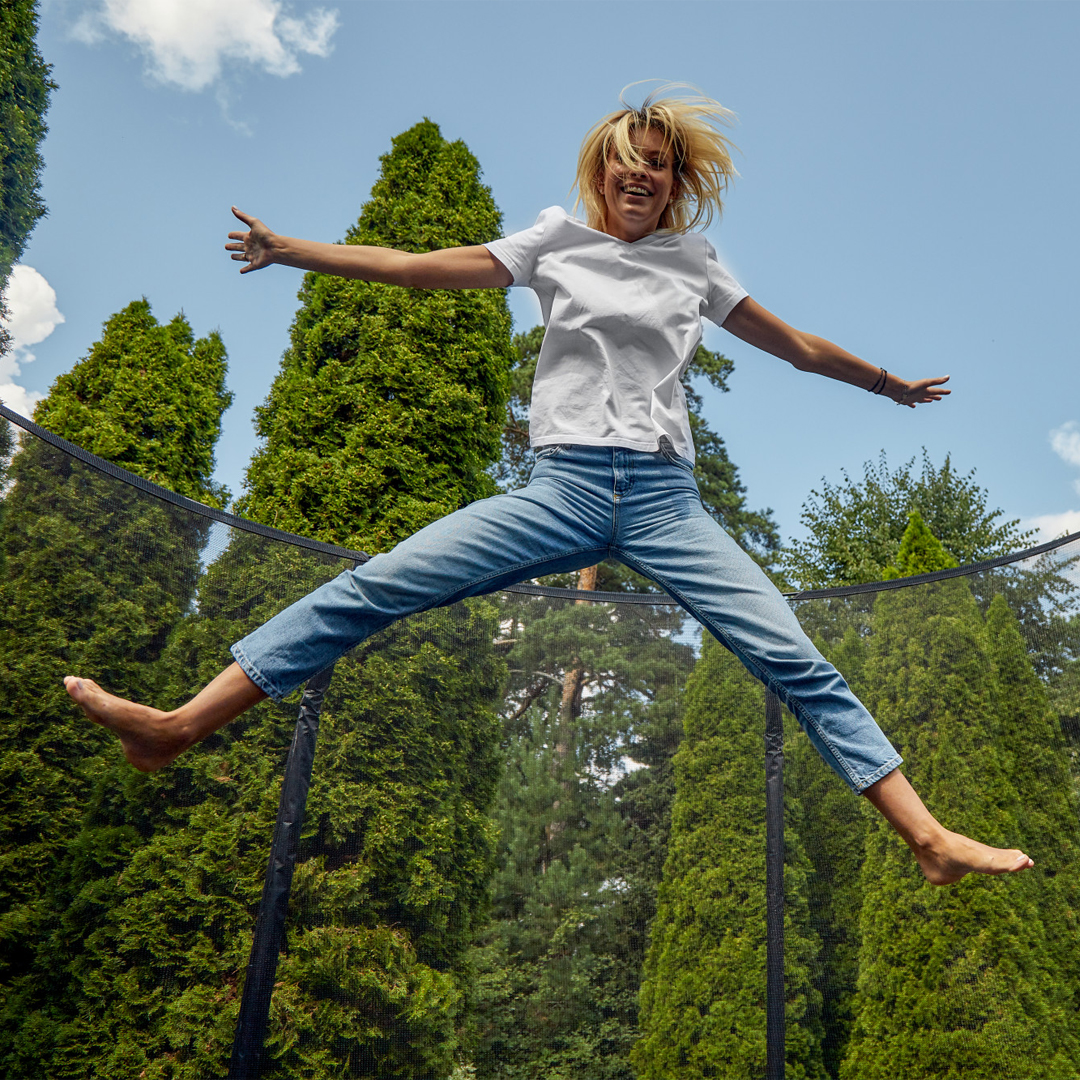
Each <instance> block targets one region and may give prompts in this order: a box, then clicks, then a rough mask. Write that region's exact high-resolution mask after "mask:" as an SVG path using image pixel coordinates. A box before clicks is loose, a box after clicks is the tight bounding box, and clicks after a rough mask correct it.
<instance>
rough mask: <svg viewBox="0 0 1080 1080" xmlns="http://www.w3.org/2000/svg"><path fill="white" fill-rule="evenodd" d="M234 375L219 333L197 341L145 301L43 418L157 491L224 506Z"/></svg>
mask: <svg viewBox="0 0 1080 1080" xmlns="http://www.w3.org/2000/svg"><path fill="white" fill-rule="evenodd" d="M225 369H226V359H225V346H224V345H223V344H222V343H221V337H220V336H219V335H218V333H217V331H216V330H214V331H211V332H210V333H209V334H208V335H207V336H206V337H204V338H198V339H196V338H195V335H194V334H193V333H192V331H191V326H190V325H189V324H188V321H187V319H185V318H184V316H183V313H181V314H179V315H176V316H175V317H174V318H173V319H172V321H171V322H169V323H168V324H167V325H165V326H161V325H160V324H159V323H158V321H157V319H155V318H154V316H153V315H152V314H151V312H150V304H149V303H148V302H147V300H146V298H145V297H144V298H143V299H142V300H135V301H133V302H132V303H130V304H128V306H127V307H126V308H124V309H123V311H119V312H117V313H116V314H115V315H113V316H112V317H111V318H110V319H109V320H108V321H107V322H106V323H105V326H104V331H103V333H102V335H101V340H100V341H97V342H95V343H94V344H93V345H92V346H91V347H90V351H89V353H87V355H86V356H85V357H84V358H83V359H82V360H80V361H79V362H78V363H77V364H76V365H75V366H74V367H73V368H72V369H71V370H70V371H68V372H66V373H65V374H63V375H61V376H59V378H57V380H56V382H55V383H54V385H53V388H52V390H51V391H50V393H49V396H48V397H47V398H46V399H45V400H44V401H42V402H41V403H40V404H39V405H38V407H37V408H36V409H35V410H34V419H35V420H36V421H37V422H38V423H39V424H41V426H42V427H44V428H48V430H49V431H53V432H55V433H57V434H61V433H62V434H63V436H64V438H65V439H68V440H70V441H71V442H73V443H75V445H76V446H81V447H82V448H83V449H84V450H89V451H90V453H92V454H97V455H98V457H103V458H105V460H106V461H113V462H115V463H116V464H117V465H120V466H121V467H122V468H125V469H128V470H130V471H131V472H133V473H136V474H137V475H139V476H142V477H145V478H146V479H147V480H152V481H153V482H154V483H155V484H161V485H162V486H163V487H167V488H169V489H171V490H172V491H175V492H177V493H178V494H180V495H186V496H187V497H188V498H189V499H195V500H197V501H198V502H203V503H207V504H208V505H210V506H216V507H223V506H224V505H225V503H226V502H227V501H228V498H229V493H228V491H227V490H226V489H225V488H223V487H221V486H220V485H218V484H215V483H214V482H213V480H212V479H211V477H212V475H213V472H214V446H215V445H216V443H217V440H218V437H219V436H220V435H221V416H222V413H224V411H225V410H226V409H227V408H228V407H229V405H231V404H232V394H231V393H230V392H229V391H228V390H226V389H225Z"/></svg>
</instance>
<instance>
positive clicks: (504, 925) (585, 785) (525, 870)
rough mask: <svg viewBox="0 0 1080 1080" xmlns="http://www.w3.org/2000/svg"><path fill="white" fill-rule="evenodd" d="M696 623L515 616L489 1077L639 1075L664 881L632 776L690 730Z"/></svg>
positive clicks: (485, 967) (566, 614)
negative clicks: (644, 1001) (637, 1057)
mask: <svg viewBox="0 0 1080 1080" xmlns="http://www.w3.org/2000/svg"><path fill="white" fill-rule="evenodd" d="M683 619H684V616H683V615H682V613H681V612H680V611H679V610H678V609H673V608H672V607H669V606H664V605H657V606H652V605H645V604H637V605H633V606H629V605H628V606H626V607H623V608H615V607H614V606H613V605H611V604H610V603H602V602H589V601H578V602H573V603H566V602H563V601H560V600H553V599H551V598H548V597H530V598H524V597H509V598H508V599H507V601H506V604H505V606H504V607H503V614H502V617H501V620H500V624H501V628H502V634H501V637H500V642H499V644H500V645H501V646H502V647H504V648H505V649H506V653H507V663H508V666H509V668H510V673H511V679H510V686H509V693H508V695H507V698H506V702H505V704H504V717H505V721H504V723H505V727H504V745H505V750H506V757H507V767H506V770H505V772H504V774H503V779H502V784H501V786H500V792H499V800H498V804H497V810H496V820H497V822H498V824H499V828H500V844H499V851H498V869H497V872H496V875H495V879H494V882H493V890H492V892H493V900H492V916H493V919H492V923H491V925H490V927H489V928H488V929H487V931H486V932H485V933H484V935H483V936H482V938H481V941H480V945H479V947H478V949H477V951H476V964H477V968H478V971H479V975H480V979H479V986H478V992H477V998H476V1008H475V1014H474V1023H473V1027H474V1032H473V1039H474V1061H475V1065H476V1068H477V1073H478V1075H479V1076H481V1077H485V1078H489V1077H490V1078H495V1077H498V1078H509V1077H514V1078H522V1080H524V1078H527V1077H528V1078H532V1077H536V1078H539V1077H544V1078H560V1077H565V1078H569V1077H573V1076H580V1075H582V1074H587V1075H589V1076H590V1077H597V1078H610V1080H615V1078H626V1080H628V1078H629V1077H631V1076H632V1075H633V1071H632V1069H631V1066H630V1063H629V1051H630V1047H631V1046H632V1044H633V1042H634V1040H635V1039H636V1038H637V1034H638V1029H637V1003H636V997H637V989H638V979H639V972H640V968H641V963H642V958H643V953H644V944H645V931H646V928H647V926H648V923H649V920H650V918H651V916H652V911H653V909H654V906H655V895H654V894H655V881H652V880H649V878H648V873H647V872H646V873H642V870H643V869H645V870H648V869H649V867H648V865H647V859H645V858H644V857H642V856H641V855H640V854H639V853H637V852H636V851H635V846H636V840H637V838H638V833H639V831H640V830H639V822H638V821H636V820H633V819H632V816H631V815H630V814H628V813H627V807H626V804H625V795H626V791H627V788H626V786H625V783H624V780H623V779H622V778H621V777H622V774H623V772H624V769H625V768H626V765H627V761H626V759H627V758H629V759H630V760H631V761H633V762H634V764H637V765H642V764H647V762H644V761H642V760H641V758H642V757H643V756H644V754H643V752H642V751H643V746H644V745H645V744H647V743H653V742H655V741H656V739H655V732H656V730H657V729H659V728H664V729H666V730H668V731H670V730H671V729H673V728H678V726H679V697H680V693H679V691H680V689H681V686H682V684H683V681H684V678H685V672H686V670H687V669H688V667H689V665H690V662H691V659H692V652H691V649H690V646H689V645H687V644H685V643H680V642H676V641H673V640H672V638H673V637H675V636H677V635H678V633H679V631H680V629H681V627H682V623H683ZM649 771H651V770H650V769H641V768H639V769H637V770H636V771H635V772H632V773H631V775H632V776H637V775H639V774H640V773H643V772H649ZM645 808H646V806H645V804H644V803H642V802H641V801H640V800H639V802H638V808H637V809H638V814H637V816H638V817H640V816H641V813H642V811H643V809H645ZM656 876H657V877H658V876H659V875H658V873H657V875H656Z"/></svg>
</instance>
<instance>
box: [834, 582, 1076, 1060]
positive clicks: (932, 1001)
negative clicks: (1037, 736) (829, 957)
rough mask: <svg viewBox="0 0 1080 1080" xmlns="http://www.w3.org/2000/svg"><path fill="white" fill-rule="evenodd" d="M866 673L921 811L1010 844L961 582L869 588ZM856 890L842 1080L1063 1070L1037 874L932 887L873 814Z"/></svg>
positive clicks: (983, 675)
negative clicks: (854, 961)
mask: <svg viewBox="0 0 1080 1080" xmlns="http://www.w3.org/2000/svg"><path fill="white" fill-rule="evenodd" d="M1029 670H1030V669H1029ZM865 682H866V687H867V690H868V695H867V696H868V704H869V705H870V706H871V707H872V709H873V711H874V713H875V715H876V716H877V718H878V720H879V722H880V723H881V725H882V727H883V728H884V730H885V731H886V733H887V734H888V735H889V736H890V738H891V739H893V741H894V742H895V743H896V744H897V745H898V747H899V749H900V750H901V752H902V753H903V754H904V755H905V758H906V760H907V765H906V766H905V772H906V773H907V775H908V776H909V777H910V779H911V781H912V784H913V785H914V787H915V789H916V790H917V791H919V792H920V794H921V795H922V797H923V799H924V800H925V802H926V804H927V806H928V807H929V808H930V810H931V812H932V813H934V814H935V815H936V816H937V817H938V818H939V820H941V821H943V822H944V823H945V824H946V825H947V826H948V827H949V828H952V829H955V830H957V831H959V832H962V833H964V834H966V835H970V836H975V837H978V838H980V839H982V840H984V841H986V842H988V843H991V844H994V845H998V846H1009V847H1011V846H1017V844H1018V842H1019V840H1020V839H1021V837H1020V835H1019V834H1020V831H1021V829H1020V801H1019V798H1018V794H1017V790H1016V786H1015V782H1014V780H1013V777H1012V776H1010V769H1009V766H1010V762H1009V760H1008V755H1007V754H1006V753H1005V751H1004V749H1003V747H1002V746H1001V745H1000V743H999V742H997V741H996V740H995V738H994V735H995V727H996V724H995V704H996V702H995V697H996V694H995V679H994V667H993V662H992V654H991V649H990V643H989V639H988V635H987V630H986V627H985V625H984V623H983V619H982V617H981V615H980V613H979V609H978V606H977V604H976V601H975V599H974V597H973V596H972V594H971V591H970V589H969V587H968V585H967V583H966V582H964V581H963V580H952V581H944V582H939V583H936V584H933V585H929V586H922V587H919V588H916V589H908V590H899V591H897V592H887V593H882V594H880V595H879V596H878V597H877V600H876V602H875V606H874V620H873V635H872V637H871V640H870V645H869V656H868V659H867V662H866V667H865ZM862 892H863V903H862V914H861V935H862V940H861V952H860V964H859V980H858V994H857V997H856V1001H855V1022H854V1025H853V1029H852V1034H851V1040H850V1043H849V1045H848V1048H847V1054H846V1057H845V1060H844V1063H843V1067H842V1068H841V1072H840V1075H841V1077H842V1078H844V1080H855V1078H858V1080H874V1078H877V1077H880V1078H882V1080H884V1078H886V1077H888V1078H889V1080H906V1078H911V1080H915V1078H920V1080H925V1078H933V1077H942V1078H945V1077H960V1076H969V1075H970V1076H975V1075H980V1076H986V1075H993V1076H1009V1077H1018V1078H1019V1077H1022V1078H1029V1077H1030V1078H1031V1080H1034V1078H1036V1077H1061V1078H1065V1077H1075V1076H1077V1075H1078V1072H1080V1068H1078V1064H1077V1063H1078V1058H1077V1056H1076V1045H1075V1014H1074V1013H1073V1014H1072V1015H1070V1012H1069V1008H1068V1005H1069V997H1070V995H1069V993H1068V992H1067V987H1068V981H1067V980H1063V979H1062V972H1061V971H1060V969H1059V966H1058V965H1059V960H1058V958H1056V957H1053V956H1052V955H1051V952H1050V945H1051V937H1050V936H1048V932H1047V926H1046V923H1045V922H1044V917H1045V913H1044V910H1043V903H1044V901H1045V899H1046V894H1045V892H1044V891H1043V890H1041V889H1040V882H1039V879H1038V878H1037V877H1036V876H1034V875H1030V874H1027V875H1025V874H1021V875H1017V876H1016V877H1011V876H1006V877H1002V878H986V877H980V876H977V875H972V876H970V877H968V878H965V879H964V880H963V881H962V882H961V883H959V884H958V885H956V886H954V887H951V888H947V889H940V888H936V887H934V886H932V885H930V884H929V883H927V882H926V881H925V879H923V877H922V875H921V874H920V872H919V870H918V867H917V864H916V863H915V861H914V860H913V859H912V858H911V856H910V853H909V852H908V851H907V850H906V848H905V847H904V845H903V844H902V842H901V841H900V840H899V838H898V837H896V835H895V834H894V833H893V832H892V830H891V829H890V827H889V826H888V825H887V824H886V823H885V822H884V820H883V819H876V820H875V821H873V822H872V824H871V825H870V828H869V831H868V834H867V848H866V859H865V862H864V864H863V868H862ZM1017 1047H1023V1053H1022V1054H1018V1053H1017Z"/></svg>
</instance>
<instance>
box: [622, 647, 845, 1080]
mask: <svg viewBox="0 0 1080 1080" xmlns="http://www.w3.org/2000/svg"><path fill="white" fill-rule="evenodd" d="M764 715H765V697H764V691H763V690H762V689H761V687H760V686H759V685H758V684H756V683H754V682H753V681H752V680H751V679H750V677H749V676H748V675H747V674H746V673H745V671H743V669H742V668H741V667H740V666H739V665H738V663H737V662H736V661H735V660H734V659H733V658H732V657H731V656H730V655H729V654H728V653H726V652H725V651H724V650H723V648H722V647H721V646H720V645H719V644H718V643H716V642H714V641H712V640H711V639H707V640H706V642H705V645H704V648H703V650H702V654H701V659H700V660H699V661H698V664H697V666H696V667H695V669H694V673H693V675H692V676H691V678H690V681H689V683H688V685H687V691H686V713H685V729H686V734H685V738H684V739H683V742H682V745H681V746H680V747H679V750H678V752H677V754H676V757H675V775H676V796H675V806H674V809H673V813H672V826H671V841H670V845H669V848H668V856H667V862H666V864H665V867H664V882H663V885H662V886H661V889H660V898H659V906H658V910H657V914H656V918H655V919H654V921H653V924H652V931H651V935H650V943H649V951H648V954H647V958H646V962H645V972H644V978H643V981H642V989H641V1028H642V1039H641V1041H640V1042H639V1043H638V1044H637V1046H636V1047H635V1048H634V1051H633V1062H634V1065H635V1067H636V1069H637V1075H638V1076H639V1077H640V1078H641V1080H660V1078H667V1077H671V1076H679V1077H687V1078H689V1080H696V1078H705V1077H709V1078H721V1077H724V1078H736V1077H737V1078H746V1080H749V1078H751V1077H757V1076H760V1075H762V1074H763V1072H764V1068H765V790H764V787H765V786H764V782H763V776H762V765H761V761H762V732H763V724H764ZM786 817H787V818H788V820H787V822H786V827H785V846H786V848H787V851H786V860H785V861H786V867H785V883H784V884H785V899H786V913H785V929H784V934H785V984H786V1005H787V1053H786V1075H787V1076H789V1077H815V1078H816V1077H822V1078H823V1077H824V1076H825V1072H824V1068H823V1065H822V1060H821V1046H820V1042H821V1027H820V1021H819V1012H820V994H819V993H818V991H817V990H816V989H815V988H814V987H813V985H812V982H811V975H812V969H813V966H814V963H815V961H816V958H817V953H818V950H819V947H820V946H819V942H818V940H817V938H816V936H815V935H814V934H813V933H812V932H811V931H810V929H809V927H808V925H807V910H806V884H807V882H806V877H807V870H808V866H807V864H806V860H805V856H804V855H803V853H802V850H801V843H800V839H799V810H798V806H797V805H791V806H788V807H787V808H786Z"/></svg>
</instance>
